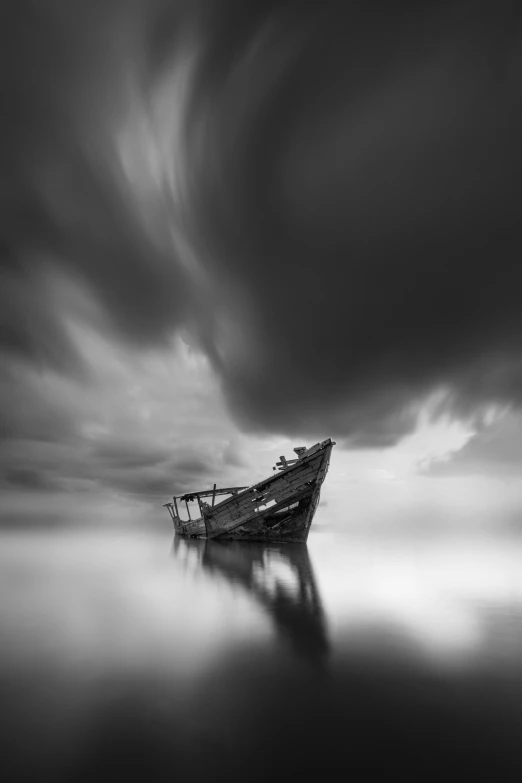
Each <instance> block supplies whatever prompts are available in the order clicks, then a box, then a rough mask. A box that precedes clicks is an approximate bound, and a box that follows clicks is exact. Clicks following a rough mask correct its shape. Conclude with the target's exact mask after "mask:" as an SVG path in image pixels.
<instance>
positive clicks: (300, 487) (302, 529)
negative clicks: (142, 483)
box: [173, 439, 334, 543]
mask: <svg viewBox="0 0 522 783" xmlns="http://www.w3.org/2000/svg"><path fill="white" fill-rule="evenodd" d="M333 445H334V444H333V442H332V441H331V440H330V439H328V440H326V441H323V442H322V443H319V444H317V445H316V446H314V447H312V448H311V449H309V450H308V451H307V452H306V453H305V455H304V456H303V457H302V458H300V459H299V460H297V461H296V462H295V463H294V464H293V465H291V466H289V467H285V468H284V469H283V470H281V471H280V472H279V473H277V474H275V475H273V476H270V477H269V478H268V479H265V480H264V481H260V482H258V483H257V484H255V485H254V486H252V487H249V488H247V489H246V490H245V491H244V492H241V493H240V494H237V495H235V496H233V497H230V498H228V499H226V500H224V501H222V502H221V503H218V504H217V505H216V506H214V507H210V506H207V507H206V509H205V510H204V513H203V515H202V517H201V518H199V519H196V520H190V521H188V522H183V521H182V520H180V519H179V517H176V515H173V521H174V529H175V531H176V533H177V535H179V536H184V537H192V538H207V539H211V538H219V539H220V540H235V541H237V540H240V541H264V542H267V543H283V542H290V543H304V542H306V540H307V538H308V533H309V531H310V527H311V524H312V520H313V517H314V514H315V512H316V509H317V506H318V504H319V498H320V491H321V485H322V483H323V481H324V478H325V476H326V472H327V470H328V465H329V461H330V454H331V450H332V447H333Z"/></svg>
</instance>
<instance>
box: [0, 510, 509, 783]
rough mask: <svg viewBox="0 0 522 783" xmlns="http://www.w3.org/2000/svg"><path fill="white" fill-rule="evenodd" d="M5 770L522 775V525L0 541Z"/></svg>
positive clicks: (44, 536)
mask: <svg viewBox="0 0 522 783" xmlns="http://www.w3.org/2000/svg"><path fill="white" fill-rule="evenodd" d="M0 588H1V592H0V617H1V628H2V645H1V647H2V653H1V659H2V664H1V669H0V688H1V709H2V727H1V731H2V747H3V750H2V751H1V754H0V763H1V766H2V769H3V770H4V772H3V773H2V776H1V779H2V780H5V781H47V780H49V781H57V782H60V781H75V782H76V781H78V783H79V782H80V781H82V783H83V782H85V783H87V782H89V783H91V782H92V783H94V782H99V781H120V780H122V781H127V782H130V781H173V782H174V781H177V782H181V783H184V782H185V781H187V782H188V781H257V780H263V781H272V780H275V781H279V780H285V781H287V780H301V779H302V780H305V779H306V780H314V779H315V780H321V781H322V780H325V781H330V780H352V781H366V780H378V781H379V780H380V781H388V780H390V781H391V780H393V781H406V780H408V781H409V780H411V781H418V782H419V783H423V782H424V781H457V780H458V781H460V780H463V779H464V778H467V779H470V780H473V781H477V780H485V781H491V783H497V782H498V781H504V780H506V781H520V780H522V734H521V730H522V536H520V534H517V533H516V532H513V531H511V532H509V531H507V532H504V533H502V534H498V533H497V534H493V533H491V532H490V533H484V532H483V531H482V532H477V533H470V532H469V531H467V532H466V534H465V535H464V534H457V533H450V532H448V531H447V530H446V531H444V532H442V533H441V532H440V531H439V533H436V534H428V533H426V532H424V533H423V534H422V535H421V534H420V533H419V534H416V533H414V532H411V531H410V532H407V533H404V532H402V533H400V534H392V533H389V532H383V531H382V530H380V531H379V532H378V533H375V532H374V533H371V532H368V531H366V532H361V531H359V532H353V531H352V532H346V531H343V526H342V524H340V525H338V526H337V527H335V528H330V527H322V526H321V525H318V526H317V528H316V529H315V530H314V527H312V531H311V533H310V536H309V540H308V543H307V544H305V545H299V544H286V545H277V546H266V545H264V544H256V543H242V542H225V541H221V542H220V541H198V540H194V539H189V540H185V539H181V538H177V537H174V535H173V531H172V529H171V528H170V527H169V524H168V522H167V521H165V524H158V526H157V527H156V528H154V529H151V528H150V527H146V526H144V527H143V529H141V528H140V527H139V526H138V527H137V528H136V527H134V528H133V529H132V530H126V529H124V528H123V527H117V528H115V527H114V526H113V527H110V528H109V529H104V528H103V526H100V525H98V526H97V527H96V529H79V528H78V527H76V526H74V525H72V526H71V528H70V529H69V528H67V527H65V528H64V527H60V528H57V529H42V530H38V529H35V528H34V527H33V528H32V529H28V530H25V531H21V530H16V529H14V530H13V529H11V530H6V531H4V532H3V533H2V534H1V536H0Z"/></svg>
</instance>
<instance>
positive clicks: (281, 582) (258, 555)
mask: <svg viewBox="0 0 522 783" xmlns="http://www.w3.org/2000/svg"><path fill="white" fill-rule="evenodd" d="M172 551H173V554H174V555H175V557H176V558H179V559H181V560H189V559H192V560H195V561H196V562H197V564H198V567H201V568H202V569H203V570H204V571H205V572H206V573H207V574H210V575H212V577H213V578H216V579H220V578H224V579H226V580H227V581H228V582H230V583H231V584H232V585H234V586H237V587H239V588H240V589H242V590H243V591H245V592H246V593H248V594H249V595H251V596H252V597H253V598H254V599H255V600H256V601H257V602H258V603H259V604H260V605H261V606H262V607H263V609H264V610H265V611H266V613H267V615H268V616H269V617H270V618H271V619H272V620H273V623H274V626H275V629H276V632H277V634H278V636H279V637H280V638H281V639H284V640H287V641H288V642H289V643H290V645H291V647H292V649H293V651H294V652H295V653H296V654H297V655H298V656H299V657H301V658H305V659H307V660H308V661H309V662H312V663H314V664H321V663H322V662H324V661H325V659H326V657H327V655H328V652H329V644H328V639H327V633H326V623H325V616H324V612H323V608H322V605H321V599H320V595H319V591H318V589H317V584H316V581H315V577H314V573H313V569H312V564H311V562H310V557H309V554H308V548H307V545H306V544H290V545H289V544H284V545H277V544H268V545H267V544H265V543H260V542H258V543H256V542H254V541H247V542H245V541H216V540H211V539H196V538H181V537H179V536H174V543H173V547H172ZM194 555H195V558H194Z"/></svg>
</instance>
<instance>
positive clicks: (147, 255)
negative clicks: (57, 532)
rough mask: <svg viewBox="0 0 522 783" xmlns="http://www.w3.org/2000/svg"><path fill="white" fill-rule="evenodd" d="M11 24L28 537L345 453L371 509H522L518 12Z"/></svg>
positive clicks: (10, 16)
mask: <svg viewBox="0 0 522 783" xmlns="http://www.w3.org/2000/svg"><path fill="white" fill-rule="evenodd" d="M0 37H1V41H0V63H1V65H0V67H1V70H0V73H1V79H2V86H1V95H2V120H1V125H0V160H1V172H2V177H1V179H0V189H1V190H0V193H1V201H0V210H1V212H0V215H1V223H0V225H1V228H2V234H1V237H0V252H1V279H2V285H1V288H0V298H1V300H0V318H1V324H2V328H1V346H0V351H1V371H0V415H1V419H2V422H1V426H2V441H1V446H0V449H1V452H0V455H1V465H2V474H1V482H2V494H3V495H4V498H5V500H6V502H5V505H4V511H3V512H2V518H3V520H4V523H5V524H24V523H27V521H28V520H29V519H34V518H35V515H38V518H39V520H40V522H41V523H42V524H43V523H45V522H48V523H49V524H50V523H51V522H53V521H56V520H61V519H66V518H68V517H69V516H70V509H71V504H73V505H74V508H75V512H74V513H75V515H76V516H78V515H80V516H81V515H82V514H83V515H84V516H85V518H89V519H112V518H117V519H120V518H121V519H124V518H128V516H129V514H131V513H133V510H134V511H141V510H143V508H149V509H155V510H157V508H158V507H159V506H160V505H161V503H162V502H166V500H167V499H168V497H169V495H171V494H172V493H173V492H174V491H178V492H180V491H184V490H189V489H194V488H195V489H197V488H198V487H199V488H202V485H205V486H206V485H209V484H211V483H213V482H214V481H218V482H223V483H226V482H232V483H237V484H242V483H251V482H252V481H254V480H255V479H257V478H261V477H262V476H263V475H264V474H265V473H266V472H267V470H268V471H269V470H270V467H271V465H272V464H273V459H274V457H277V456H278V455H279V454H281V453H284V452H285V451H288V450H289V449H290V448H291V447H292V446H293V445H301V443H303V444H308V445H310V444H311V442H312V441H315V440H318V439H323V438H325V437H333V438H334V439H335V440H336V441H337V443H338V448H337V451H336V453H335V462H334V463H333V464H332V471H331V481H330V486H331V489H330V490H329V492H330V496H329V497H328V498H327V500H328V502H329V503H331V504H332V505H333V506H335V503H336V502H337V503H338V504H339V508H340V507H341V505H340V504H341V503H342V498H343V493H345V492H346V490H347V488H348V489H349V491H350V497H351V499H352V500H351V502H352V508H355V509H358V513H360V519H361V521H364V519H363V517H364V513H363V512H364V509H366V511H367V512H368V513H371V514H375V513H377V514H378V513H380V512H382V513H384V509H388V510H389V509H390V508H392V509H395V510H396V514H397V516H398V517H401V518H404V514H405V513H406V509H407V508H408V507H410V506H411V503H412V498H413V499H414V500H415V504H416V505H415V508H416V509H417V510H416V512H415V513H416V514H418V508H419V503H420V504H421V505H422V507H423V508H424V509H428V510H426V514H425V516H426V518H430V519H431V517H430V514H432V515H433V514H435V511H434V509H435V510H436V509H439V510H440V507H441V506H440V504H441V503H442V502H443V500H444V502H445V503H446V504H447V506H448V508H449V507H450V506H451V507H452V508H458V509H459V513H462V511H463V509H464V510H466V509H467V510H468V516H469V517H470V519H474V520H477V519H479V520H482V519H485V518H486V517H487V514H488V512H489V510H491V509H492V508H496V509H497V510H498V508H499V506H501V507H502V509H504V512H505V517H506V519H512V518H514V516H516V514H517V513H518V511H519V510H520V509H521V508H522V482H521V481H520V479H519V474H520V466H521V463H522V448H521V446H520V442H521V439H520V433H521V431H522V414H521V412H520V406H521V403H522V350H521V349H522V308H521V307H520V291H521V287H522V266H521V263H520V252H521V246H522V225H521V218H520V207H521V200H522V159H521V155H520V144H521V139H522V101H521V87H522V18H521V10H520V7H519V4H518V3H514V2H506V0H496V2H480V1H479V0H474V2H471V1H468V2H458V1H456V0H454V1H452V2H443V1H442V0H438V2H425V3H422V4H421V3H418V2H413V0H412V1H410V2H406V1H404V2H389V0H388V1H387V2H385V1H384V0H380V1H379V0H366V1H365V2H348V1H347V0H343V2H340V0H335V1H334V0H322V2H320V3H319V2H306V1H305V0H300V1H299V2H297V1H296V0H288V1H286V2H285V1H282V0H281V1H280V2H275V1H270V0H263V1H262V2H260V1H258V0H212V1H211V0H90V2H84V1H83V0H45V2H41V0H16V2H15V1H14V0H12V1H9V0H8V1H7V2H4V3H2V8H1V11H0ZM370 499H371V502H370ZM365 504H366V505H365ZM368 504H369V505H368ZM481 515H482V516H481ZM417 518H418V516H417ZM352 519H353V515H352ZM42 520H43V521H42ZM40 522H39V523H40Z"/></svg>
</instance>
